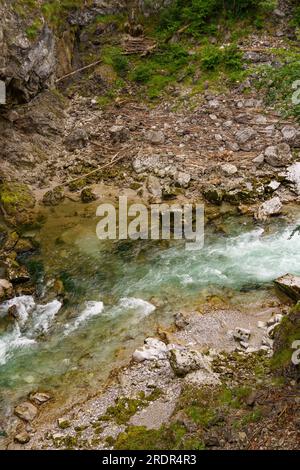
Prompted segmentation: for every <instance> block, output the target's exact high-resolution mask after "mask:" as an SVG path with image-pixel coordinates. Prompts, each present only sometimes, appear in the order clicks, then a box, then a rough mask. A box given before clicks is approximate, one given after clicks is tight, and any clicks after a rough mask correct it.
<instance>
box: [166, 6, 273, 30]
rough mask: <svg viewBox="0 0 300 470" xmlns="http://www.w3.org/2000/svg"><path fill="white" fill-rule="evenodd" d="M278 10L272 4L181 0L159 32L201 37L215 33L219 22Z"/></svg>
mask: <svg viewBox="0 0 300 470" xmlns="http://www.w3.org/2000/svg"><path fill="white" fill-rule="evenodd" d="M274 6H276V2H274V1H272V0H269V1H265V0H191V1H189V2H186V1H185V0H177V1H175V2H173V3H172V5H171V6H170V8H168V9H167V10H165V11H164V12H163V14H162V15H161V18H160V21H159V24H158V32H160V33H162V34H163V35H164V36H166V37H168V36H171V35H173V34H174V33H175V32H176V31H178V30H180V29H182V28H185V33H186V34H190V35H192V36H195V37H199V35H202V34H203V33H210V34H211V33H215V32H216V31H217V21H218V19H220V18H221V17H222V16H223V17H224V16H225V17H227V18H242V17H245V16H248V17H249V16H250V17H252V18H253V17H256V15H258V14H262V13H265V12H267V11H269V10H270V9H272V8H274Z"/></svg>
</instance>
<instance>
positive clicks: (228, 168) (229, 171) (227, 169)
mask: <svg viewBox="0 0 300 470" xmlns="http://www.w3.org/2000/svg"><path fill="white" fill-rule="evenodd" d="M221 169H222V171H223V172H224V173H225V174H226V175H228V176H232V175H234V174H235V173H237V171H238V169H237V167H236V166H235V165H232V164H231V163H225V164H224V165H222V166H221Z"/></svg>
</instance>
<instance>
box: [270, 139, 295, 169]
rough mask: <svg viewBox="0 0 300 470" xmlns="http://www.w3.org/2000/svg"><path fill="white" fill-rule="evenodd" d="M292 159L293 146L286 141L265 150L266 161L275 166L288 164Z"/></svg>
mask: <svg viewBox="0 0 300 470" xmlns="http://www.w3.org/2000/svg"><path fill="white" fill-rule="evenodd" d="M291 160H292V153H291V148H290V146H289V145H288V144H286V143H281V144H278V145H272V146H270V147H267V148H266V150H265V161H266V162H267V163H268V164H269V165H271V166H274V167H280V166H285V165H287V164H288V163H289V162H290V161H291Z"/></svg>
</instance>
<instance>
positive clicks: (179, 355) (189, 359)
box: [169, 348, 211, 377]
mask: <svg viewBox="0 0 300 470" xmlns="http://www.w3.org/2000/svg"><path fill="white" fill-rule="evenodd" d="M169 361H170V364H171V367H172V369H173V371H174V372H175V374H176V375H177V376H179V377H184V376H185V375H187V374H189V373H190V372H193V371H196V370H200V369H203V370H205V371H207V372H211V368H210V363H209V361H208V359H207V358H206V357H205V356H203V354H201V353H200V352H198V351H193V350H190V349H187V348H183V349H171V350H170V351H169Z"/></svg>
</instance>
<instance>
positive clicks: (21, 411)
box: [15, 401, 38, 421]
mask: <svg viewBox="0 0 300 470" xmlns="http://www.w3.org/2000/svg"><path fill="white" fill-rule="evenodd" d="M37 413H38V409H37V407H36V406H34V405H33V404H32V403H30V401H24V402H23V403H20V405H18V406H16V407H15V415H17V416H18V417H19V418H21V419H23V420H24V421H32V420H33V419H34V418H35V417H36V415H37Z"/></svg>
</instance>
